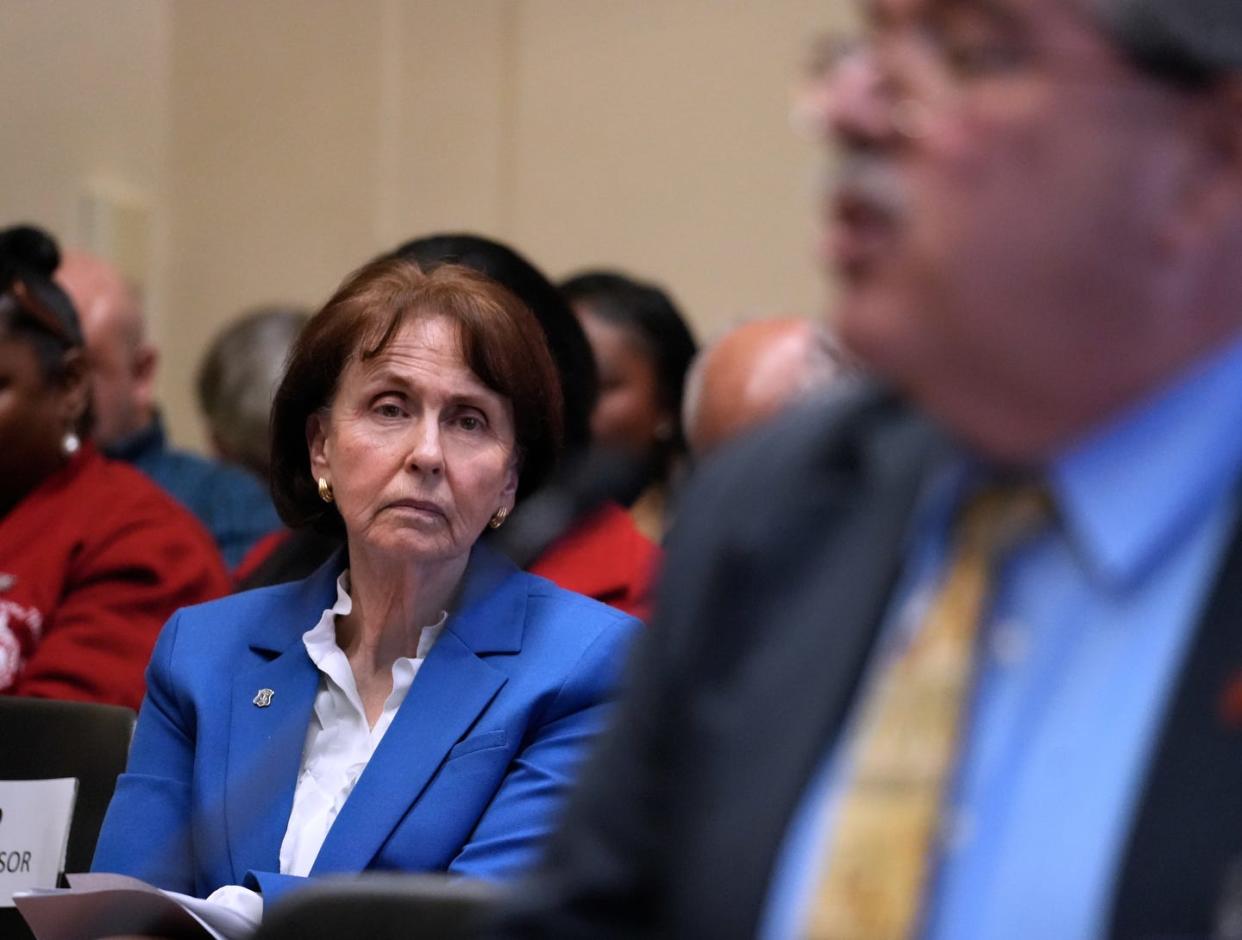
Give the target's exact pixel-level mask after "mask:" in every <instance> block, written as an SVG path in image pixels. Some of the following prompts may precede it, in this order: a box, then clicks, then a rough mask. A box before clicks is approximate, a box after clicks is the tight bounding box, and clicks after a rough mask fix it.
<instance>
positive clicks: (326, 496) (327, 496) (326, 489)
mask: <svg viewBox="0 0 1242 940" xmlns="http://www.w3.org/2000/svg"><path fill="white" fill-rule="evenodd" d="M319 498H320V499H322V500H323V501H324V502H325V503H330V502H332V500H333V499H335V498H336V497H335V496H334V495H333V494H332V484H331V483H329V482H328V478H327V477H320V478H319Z"/></svg>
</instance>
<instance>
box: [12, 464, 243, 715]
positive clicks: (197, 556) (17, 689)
mask: <svg viewBox="0 0 1242 940" xmlns="http://www.w3.org/2000/svg"><path fill="white" fill-rule="evenodd" d="M228 590H229V579H228V575H227V574H226V572H225V569H224V565H223V562H221V560H220V556H219V554H218V553H217V551H216V548H215V545H214V544H213V543H212V541H211V536H210V535H208V534H207V531H206V530H205V529H204V528H203V527H202V526H201V525H200V524H199V522H198V520H196V519H195V518H194V517H193V516H192V515H190V513H189V512H188V511H187V510H185V509H182V508H181V506H180V505H178V504H177V503H176V502H175V501H174V500H173V498H172V497H171V496H168V495H166V494H165V493H164V492H163V490H161V489H159V487H157V486H156V485H155V484H154V483H152V482H151V481H150V480H148V479H147V478H146V477H145V476H143V475H142V474H141V473H139V472H138V471H137V470H134V469H133V468H131V467H129V466H127V465H125V464H122V463H118V462H116V461H111V460H107V459H105V458H104V457H102V456H100V455H99V453H98V452H97V451H96V450H95V449H94V448H93V447H90V446H86V447H83V448H82V450H81V451H80V452H79V453H78V454H77V456H76V457H74V458H73V459H72V460H71V461H70V462H69V463H68V464H66V465H65V467H64V468H62V469H61V470H59V471H58V472H57V473H56V474H55V475H53V476H52V477H51V478H49V479H48V480H45V481H44V482H43V483H42V484H41V485H40V486H39V487H38V488H37V489H35V490H34V491H33V492H31V493H29V494H28V495H27V496H26V497H25V498H24V499H23V500H22V501H21V502H20V503H18V504H17V506H16V507H14V509H13V510H12V511H11V512H10V513H9V514H8V515H7V516H5V517H4V518H2V519H0V693H4V694H9V695H33V696H38V697H41V698H60V699H78V700H83V701H94V702H108V703H111V704H116V705H128V706H129V707H131V708H137V707H138V705H139V703H140V702H141V701H142V696H143V692H144V688H145V686H144V681H143V672H144V670H145V669H146V665H147V660H148V659H149V658H150V657H151V649H152V647H154V645H155V638H156V635H157V634H158V633H159V630H160V627H161V626H163V624H164V621H165V620H167V619H168V617H169V616H170V615H171V614H172V613H173V611H175V610H176V609H177V608H179V607H184V606H186V605H187V604H196V603H199V602H200V601H205V600H210V599H211V598H213V597H218V596H220V595H222V594H225V593H227V592H228Z"/></svg>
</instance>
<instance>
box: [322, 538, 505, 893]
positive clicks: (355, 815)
mask: <svg viewBox="0 0 1242 940" xmlns="http://www.w3.org/2000/svg"><path fill="white" fill-rule="evenodd" d="M525 617H526V586H525V582H524V579H523V578H522V576H521V573H520V572H519V571H518V570H517V568H515V567H514V566H513V565H512V563H510V562H509V561H508V560H507V559H505V558H503V557H502V556H500V555H498V554H496V553H495V552H493V551H491V550H490V549H487V548H485V547H483V546H481V545H479V546H476V547H475V549H474V552H473V553H472V555H471V559H470V565H469V567H468V568H467V571H466V577H465V579H464V584H463V588H462V591H461V595H460V598H459V601H458V603H457V605H456V609H455V611H454V613H453V614H452V615H451V616H450V619H449V622H448V624H447V626H446V629H445V631H444V633H443V634H442V635H441V636H440V639H439V640H437V641H436V644H435V646H434V647H432V649H431V652H430V653H429V654H428V655H427V659H426V661H425V662H424V663H423V665H422V667H421V668H420V669H419V671H418V675H417V676H415V679H414V683H413V684H412V685H411V686H410V690H409V692H408V693H407V694H406V698H405V701H404V702H403V703H402V704H401V707H400V709H399V710H398V711H397V714H396V717H395V718H393V722H392V725H391V726H390V727H389V729H388V732H387V733H386V734H385V735H384V739H383V741H381V742H380V745H379V747H378V748H376V750H375V754H374V755H373V756H372V757H371V761H370V763H368V764H367V767H366V770H364V771H363V773H362V776H361V777H360V778H359V779H358V784H357V786H356V787H355V788H354V791H353V792H352V793H351V794H350V796H349V799H348V800H346V802H345V805H344V807H342V809H341V812H340V815H339V816H337V818H336V821H335V822H334V823H333V825H332V829H331V831H329V833H328V837H327V839H325V840H324V844H323V847H322V849H320V852H319V856H318V857H317V858H316V859H315V865H314V867H313V869H312V872H313V873H315V874H323V873H327V872H346V871H351V872H353V871H362V870H363V869H365V868H367V867H368V866H369V865H370V863H371V861H372V859H374V858H375V856H376V854H377V853H378V852H379V851H380V849H381V848H382V847H383V845H384V842H385V841H386V840H387V839H388V837H389V835H391V833H392V831H393V829H394V828H396V826H397V825H398V824H399V823H400V822H401V820H402V819H403V818H404V817H405V815H406V814H407V812H409V810H410V808H411V807H412V806H413V805H414V803H415V802H416V801H417V800H418V798H419V796H420V795H421V794H422V792H423V790H424V789H425V788H426V786H427V783H428V782H429V781H430V780H431V778H432V777H433V776H434V775H435V773H436V771H437V770H438V769H439V767H440V765H441V764H442V763H443V762H444V758H445V756H446V755H447V754H448V752H449V751H450V750H451V749H452V747H453V745H454V744H456V743H457V742H458V741H459V740H461V738H462V736H463V735H465V734H466V732H467V731H469V729H470V728H471V726H472V725H473V724H474V723H475V721H476V720H477V719H478V717H479V715H480V714H482V713H483V711H484V710H485V709H486V708H487V706H488V705H489V704H490V703H491V701H492V699H493V698H495V696H496V693H498V692H499V691H500V689H501V688H502V687H503V686H504V684H505V682H506V681H507V679H506V677H505V675H504V673H502V672H501V671H499V670H498V669H496V668H495V667H493V666H491V665H489V664H488V663H487V662H486V661H484V660H483V659H482V658H480V656H481V654H484V653H514V652H517V651H518V650H520V649H521V635H522V631H523V629H524V624H525Z"/></svg>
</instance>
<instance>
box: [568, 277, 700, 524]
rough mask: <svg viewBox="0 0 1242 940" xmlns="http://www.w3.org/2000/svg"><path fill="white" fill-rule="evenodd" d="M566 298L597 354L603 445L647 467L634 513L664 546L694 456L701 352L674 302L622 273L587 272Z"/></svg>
mask: <svg viewBox="0 0 1242 940" xmlns="http://www.w3.org/2000/svg"><path fill="white" fill-rule="evenodd" d="M561 290H563V291H564V292H565V296H566V297H567V298H568V299H569V301H570V303H571V304H572V305H573V309H574V312H575V313H576V314H577V315H578V318H579V320H580V321H581V322H582V327H583V329H584V330H585V331H586V335H587V338H588V339H589V340H590V343H591V349H592V351H593V352H594V354H595V362H596V366H597V367H598V369H599V378H600V394H599V400H598V401H597V402H596V404H595V410H594V411H593V412H592V414H591V431H592V434H593V436H594V439H595V442H596V443H597V444H599V445H600V446H603V447H608V448H611V449H613V450H616V451H618V452H620V453H625V454H629V455H630V456H632V457H634V458H636V459H638V460H640V461H642V462H643V464H644V465H645V466H646V468H647V478H646V486H644V487H643V488H642V491H641V492H640V493H639V494H638V496H637V498H636V499H635V500H634V502H633V503H632V505H631V507H630V511H631V513H632V514H633V516H634V520H635V521H636V522H637V523H638V527H639V529H641V530H642V531H643V532H644V533H645V534H646V535H647V536H648V537H649V538H651V539H653V540H655V541H657V542H659V541H661V540H662V539H663V538H664V533H665V531H666V530H667V528H668V524H669V522H670V519H671V515H672V512H671V509H672V491H673V490H674V489H675V486H676V482H677V477H678V476H679V474H680V472H681V469H682V464H683V461H684V460H685V456H686V440H685V436H684V435H683V433H682V429H681V399H682V392H683V388H684V386H685V382H686V372H687V371H688V370H689V368H690V362H691V360H693V359H694V354H695V352H696V351H697V347H696V345H695V342H694V337H693V336H692V335H691V333H690V328H689V327H688V326H687V325H686V321H685V319H684V318H683V317H682V315H681V312H680V311H679V310H678V309H677V306H676V305H675V304H674V303H673V300H672V298H671V297H669V295H668V294H667V293H666V292H665V291H664V290H662V289H661V288H659V287H657V286H656V285H654V284H648V283H644V282H642V281H637V280H635V279H634V278H631V277H629V276H627V275H625V274H620V273H618V272H615V271H584V272H582V273H580V274H576V275H574V276H573V277H570V278H568V279H567V280H565V281H564V282H563V283H562V284H561Z"/></svg>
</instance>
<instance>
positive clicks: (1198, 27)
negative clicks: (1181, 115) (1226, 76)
mask: <svg viewBox="0 0 1242 940" xmlns="http://www.w3.org/2000/svg"><path fill="white" fill-rule="evenodd" d="M1087 2H1088V3H1089V5H1090V6H1091V7H1092V8H1093V11H1094V13H1095V14H1096V15H1097V16H1098V17H1099V18H1100V20H1101V22H1102V23H1103V25H1104V28H1105V30H1106V31H1107V32H1108V33H1110V34H1111V35H1112V36H1113V37H1114V38H1115V39H1116V40H1117V42H1118V43H1119V44H1120V45H1121V47H1122V48H1123V49H1125V50H1126V52H1127V53H1128V54H1129V55H1130V57H1131V58H1133V59H1134V60H1135V61H1136V62H1137V63H1138V64H1139V65H1140V66H1142V67H1143V68H1145V69H1147V70H1148V71H1151V72H1154V73H1156V74H1158V75H1162V76H1165V77H1167V78H1170V79H1173V80H1175V81H1179V82H1182V83H1185V84H1189V85H1201V84H1205V83H1207V82H1210V81H1211V80H1212V79H1213V78H1216V77H1217V76H1219V75H1221V74H1222V73H1226V72H1236V71H1242V3H1240V2H1239V0H1087Z"/></svg>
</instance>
